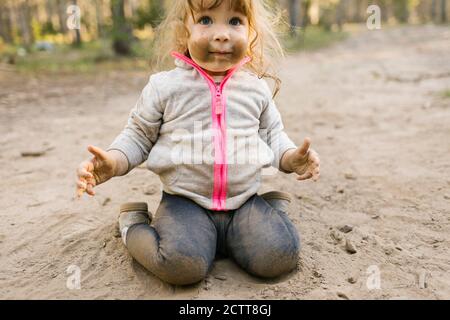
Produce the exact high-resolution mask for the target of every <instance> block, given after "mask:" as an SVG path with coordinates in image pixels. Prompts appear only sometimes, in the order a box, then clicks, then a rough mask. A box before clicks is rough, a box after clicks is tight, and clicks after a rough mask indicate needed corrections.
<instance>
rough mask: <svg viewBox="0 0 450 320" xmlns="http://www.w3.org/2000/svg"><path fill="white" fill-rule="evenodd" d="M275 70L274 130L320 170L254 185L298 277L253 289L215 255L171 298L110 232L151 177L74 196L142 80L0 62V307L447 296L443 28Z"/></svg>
mask: <svg viewBox="0 0 450 320" xmlns="http://www.w3.org/2000/svg"><path fill="white" fill-rule="evenodd" d="M280 74H281V78H282V80H283V87H282V91H281V93H280V95H279V97H278V98H277V103H278V106H279V109H280V112H281V114H282V116H283V119H284V124H285V127H286V131H287V132H288V134H289V135H290V137H291V138H292V139H293V140H294V141H295V142H296V143H297V144H300V143H301V142H302V141H303V138H304V137H305V136H309V137H311V139H312V143H313V145H312V146H313V148H315V149H316V150H317V151H318V152H319V154H320V156H321V161H322V163H321V168H322V172H321V180H320V181H319V182H317V183H314V182H312V181H307V182H298V181H297V180H295V178H294V176H293V175H285V174H282V173H279V174H277V175H275V176H266V177H264V182H263V186H262V188H261V192H265V191H268V190H282V191H288V192H291V193H292V194H293V196H294V202H293V203H292V206H291V208H290V210H289V216H290V218H291V219H292V220H293V222H294V223H295V225H296V227H297V228H298V230H299V233H300V235H301V240H302V253H301V259H300V261H299V264H298V268H297V270H295V271H294V272H292V273H291V274H288V275H286V276H283V277H282V278H279V279H274V280H263V279H258V278H254V277H252V276H250V275H248V274H246V273H245V272H244V271H242V270H241V269H240V268H239V267H238V266H236V265H235V264H234V263H233V262H232V261H230V260H227V259H223V260H219V261H216V262H215V264H214V267H213V269H212V271H211V273H210V274H209V276H208V277H207V278H206V279H205V280H204V281H202V282H200V283H198V284H196V285H192V286H187V287H178V286H171V285H169V284H165V283H163V282H161V281H160V280H159V279H158V278H156V277H154V276H153V275H152V274H150V273H149V272H147V271H146V270H144V269H143V268H142V267H141V266H140V265H139V264H138V263H136V262H134V261H133V260H132V258H131V257H130V256H129V254H128V253H127V251H126V249H125V248H124V246H123V244H122V242H121V239H120V237H119V235H118V234H117V232H116V229H115V225H116V221H117V215H118V208H119V205H120V204H121V203H123V202H126V201H147V202H148V204H149V208H150V210H151V211H153V212H154V211H155V210H156V208H157V206H158V202H159V200H160V197H161V189H160V182H159V179H158V177H157V176H156V175H154V174H153V173H151V172H150V171H148V170H146V169H145V168H136V169H135V170H133V171H132V172H131V173H130V174H128V175H127V176H125V177H118V178H114V179H112V180H111V181H109V182H108V183H106V184H104V185H101V186H99V187H98V188H97V189H96V191H97V196H95V197H94V198H91V197H89V196H87V195H85V196H84V197H83V198H82V199H81V200H80V201H76V200H75V198H74V188H75V187H74V183H75V169H76V167H77V165H78V163H79V162H80V161H82V160H84V159H86V158H87V157H88V156H89V154H88V152H87V150H86V147H87V145H88V144H93V145H97V146H99V147H102V148H106V147H107V146H108V145H109V144H110V143H111V141H112V139H113V138H114V137H115V136H116V135H117V134H118V133H119V132H120V130H121V129H122V128H123V126H124V125H125V122H126V119H127V116H128V113H129V110H130V109H131V108H132V106H133V105H134V103H135V102H136V100H137V98H138V95H139V93H140V90H141V89H142V88H143V86H144V85H145V83H146V80H147V77H148V74H147V73H146V72H144V71H142V72H134V73H133V72H109V73H104V74H96V75H92V74H91V75H61V76H58V77H55V76H49V75H39V76H31V75H21V74H18V73H16V72H14V70H13V69H11V68H7V67H5V66H0V144H1V150H2V152H1V153H0V175H1V179H2V182H3V186H2V194H1V197H0V218H1V221H2V223H1V224H0V298H3V299H49V298H50V299H449V298H450V276H449V270H450V267H449V265H450V251H449V250H448V248H449V240H450V224H449V222H450V221H449V219H450V218H449V217H450V139H449V138H450V98H445V97H444V96H443V95H442V92H443V91H444V90H448V89H450V29H449V28H448V27H436V26H412V27H397V28H385V29H383V30H381V31H367V30H366V31H361V32H357V33H355V34H353V35H352V36H351V37H350V38H349V39H348V40H345V41H344V42H341V43H339V44H336V45H333V46H332V47H329V48H327V49H323V50H320V51H315V52H300V53H298V54H295V55H292V56H290V57H288V58H287V59H286V60H285V61H284V62H283V64H281V65H280ZM22 152H32V154H31V155H33V153H35V154H34V155H35V156H22V154H21V153H22ZM345 225H347V227H346V228H342V227H343V226H345ZM340 229H341V230H343V231H340ZM350 229H351V231H350ZM346 232H347V233H346ZM349 251H350V252H353V253H350V252H349ZM354 251H356V252H354ZM77 274H79V275H80V283H79V287H78V288H77V282H76V281H75V282H73V281H72V280H73V279H74V277H75V276H76V275H77Z"/></svg>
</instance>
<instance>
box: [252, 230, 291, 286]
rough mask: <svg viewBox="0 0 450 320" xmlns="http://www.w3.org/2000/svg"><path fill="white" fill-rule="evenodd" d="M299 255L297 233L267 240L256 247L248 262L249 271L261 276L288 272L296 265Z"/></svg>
mask: <svg viewBox="0 0 450 320" xmlns="http://www.w3.org/2000/svg"><path fill="white" fill-rule="evenodd" d="M299 255H300V240H299V237H298V234H297V233H291V234H290V235H289V236H286V237H284V238H281V239H280V238H278V239H274V241H272V242H271V241H270V240H268V242H267V243H266V244H265V245H263V246H261V247H260V248H259V249H256V251H255V252H254V254H253V255H252V259H253V261H250V263H249V268H248V269H249V270H248V271H249V272H250V273H252V274H255V275H257V276H259V277H263V278H275V277H278V276H281V275H283V274H286V273H289V272H291V271H292V270H294V269H295V268H296V267H297V262H298V259H299Z"/></svg>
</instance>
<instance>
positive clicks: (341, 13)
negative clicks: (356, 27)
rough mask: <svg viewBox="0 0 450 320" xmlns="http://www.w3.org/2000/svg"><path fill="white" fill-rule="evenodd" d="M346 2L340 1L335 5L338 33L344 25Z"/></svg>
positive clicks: (346, 0)
mask: <svg viewBox="0 0 450 320" xmlns="http://www.w3.org/2000/svg"><path fill="white" fill-rule="evenodd" d="M347 2H348V0H341V1H340V2H339V4H338V5H337V9H336V24H337V26H338V28H339V31H341V30H342V25H343V24H344V23H345V17H346V12H347V4H348V3H347Z"/></svg>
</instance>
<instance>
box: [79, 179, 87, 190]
mask: <svg viewBox="0 0 450 320" xmlns="http://www.w3.org/2000/svg"><path fill="white" fill-rule="evenodd" d="M77 187H78V188H79V189H83V190H85V189H86V188H87V183H86V181H84V180H81V179H80V180H78V181H77Z"/></svg>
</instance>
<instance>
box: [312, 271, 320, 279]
mask: <svg viewBox="0 0 450 320" xmlns="http://www.w3.org/2000/svg"><path fill="white" fill-rule="evenodd" d="M313 276H314V277H316V278H322V274H321V273H320V272H319V271H317V270H314V271H313Z"/></svg>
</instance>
